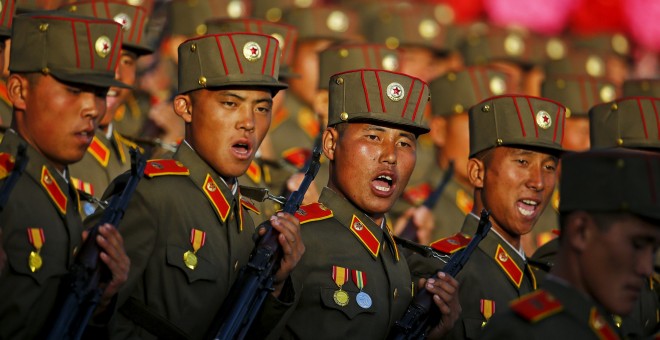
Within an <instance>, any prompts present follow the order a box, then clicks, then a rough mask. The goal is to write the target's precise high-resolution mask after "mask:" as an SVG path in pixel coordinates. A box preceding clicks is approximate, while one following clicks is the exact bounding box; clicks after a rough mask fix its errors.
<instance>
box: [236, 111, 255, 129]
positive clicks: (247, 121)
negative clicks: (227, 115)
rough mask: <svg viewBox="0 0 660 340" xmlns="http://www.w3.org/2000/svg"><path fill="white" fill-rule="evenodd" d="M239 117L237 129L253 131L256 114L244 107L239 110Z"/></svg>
mask: <svg viewBox="0 0 660 340" xmlns="http://www.w3.org/2000/svg"><path fill="white" fill-rule="evenodd" d="M239 116H240V117H239V120H238V122H237V124H236V128H237V129H239V130H246V131H253V130H254V112H253V111H252V110H251V109H250V108H248V107H244V108H241V109H240V110H239Z"/></svg>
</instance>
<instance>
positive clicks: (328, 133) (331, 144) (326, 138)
mask: <svg viewBox="0 0 660 340" xmlns="http://www.w3.org/2000/svg"><path fill="white" fill-rule="evenodd" d="M337 141H339V132H338V131H337V129H335V128H327V129H326V130H325V131H324V132H323V141H322V142H323V154H325V156H326V157H328V159H329V160H331V161H332V160H334V159H335V148H336V147H337Z"/></svg>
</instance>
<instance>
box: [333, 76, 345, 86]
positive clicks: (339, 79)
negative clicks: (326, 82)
mask: <svg viewBox="0 0 660 340" xmlns="http://www.w3.org/2000/svg"><path fill="white" fill-rule="evenodd" d="M335 82H336V83H337V85H341V84H343V83H344V78H342V77H339V78H337V80H335Z"/></svg>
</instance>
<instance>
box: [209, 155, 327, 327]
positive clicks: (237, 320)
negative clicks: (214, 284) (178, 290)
mask: <svg viewBox="0 0 660 340" xmlns="http://www.w3.org/2000/svg"><path fill="white" fill-rule="evenodd" d="M312 157H313V158H312V162H311V163H310V164H309V167H308V169H307V172H305V178H304V179H303V181H302V183H300V187H299V188H298V190H296V191H294V192H293V193H292V194H291V196H290V197H289V199H288V200H287V201H286V203H285V204H284V208H283V209H282V211H284V212H286V213H289V214H294V213H295V212H296V211H297V210H298V208H299V207H300V204H301V203H302V200H303V197H304V196H305V192H307V188H309V186H310V184H311V183H312V180H314V177H316V173H317V172H318V171H319V167H320V166H321V163H320V157H321V149H320V148H318V147H316V148H314V153H313V155H312ZM261 227H265V228H266V233H265V234H264V235H263V236H261V237H260V238H259V239H258V240H257V244H256V246H255V247H254V249H253V250H252V254H251V255H250V260H249V262H248V263H247V265H246V266H244V267H243V268H242V269H241V271H240V273H239V275H238V278H237V279H236V281H235V282H234V284H233V285H232V287H231V290H230V291H229V295H228V297H227V299H226V300H225V302H224V303H223V304H222V308H220V311H219V313H218V314H217V315H216V317H215V319H214V320H215V321H214V322H213V324H212V326H211V329H209V331H208V334H209V335H210V336H211V337H212V338H213V339H223V340H224V339H243V338H244V337H245V336H246V333H247V332H248V330H249V329H250V326H251V325H252V322H253V321H254V319H255V317H256V316H257V314H258V313H259V311H260V310H261V306H262V304H263V302H264V300H265V299H266V296H267V295H268V294H269V293H270V292H272V291H273V277H274V275H275V273H276V272H277V270H278V269H279V265H280V261H281V259H282V249H281V247H280V244H279V242H278V241H277V237H278V236H279V234H280V233H279V232H278V231H277V230H275V229H274V228H273V226H272V225H271V224H270V221H265V222H263V223H262V224H261V225H260V226H259V227H258V228H257V230H259V228H261Z"/></svg>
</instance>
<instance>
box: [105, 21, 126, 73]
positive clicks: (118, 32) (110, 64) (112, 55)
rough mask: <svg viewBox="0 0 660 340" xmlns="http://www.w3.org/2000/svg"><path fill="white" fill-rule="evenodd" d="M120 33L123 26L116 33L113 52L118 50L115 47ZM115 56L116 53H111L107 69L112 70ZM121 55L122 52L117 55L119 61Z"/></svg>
mask: <svg viewBox="0 0 660 340" xmlns="http://www.w3.org/2000/svg"><path fill="white" fill-rule="evenodd" d="M120 34H122V33H121V28H120V29H119V31H117V33H115V40H114V41H113V42H112V52H117V51H115V50H116V48H115V47H116V46H117V39H119V37H120ZM120 53H121V51H120ZM114 56H115V55H114V53H110V58H108V67H107V68H106V69H107V70H110V68H111V67H112V59H113V58H114ZM120 56H121V55H120V54H118V55H117V61H119V58H120Z"/></svg>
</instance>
